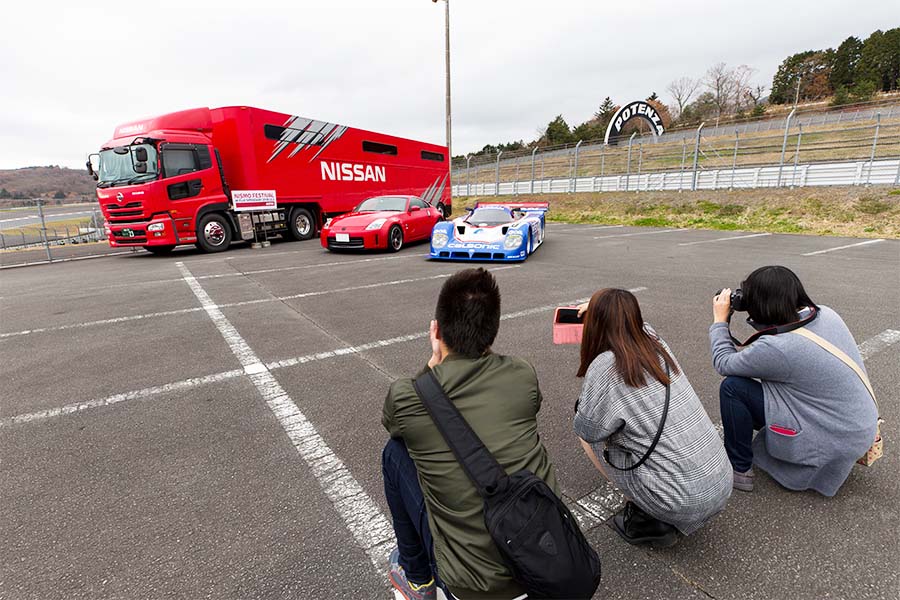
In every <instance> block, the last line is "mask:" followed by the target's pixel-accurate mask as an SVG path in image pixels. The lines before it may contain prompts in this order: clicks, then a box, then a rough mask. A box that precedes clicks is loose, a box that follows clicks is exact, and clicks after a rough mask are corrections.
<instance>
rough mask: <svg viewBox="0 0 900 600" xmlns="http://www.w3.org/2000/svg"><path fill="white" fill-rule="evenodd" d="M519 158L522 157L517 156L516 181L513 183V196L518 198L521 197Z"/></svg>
mask: <svg viewBox="0 0 900 600" xmlns="http://www.w3.org/2000/svg"><path fill="white" fill-rule="evenodd" d="M519 158H520V156H519V155H518V154H517V155H516V180H515V182H514V183H513V194H515V195H516V196H518V195H519Z"/></svg>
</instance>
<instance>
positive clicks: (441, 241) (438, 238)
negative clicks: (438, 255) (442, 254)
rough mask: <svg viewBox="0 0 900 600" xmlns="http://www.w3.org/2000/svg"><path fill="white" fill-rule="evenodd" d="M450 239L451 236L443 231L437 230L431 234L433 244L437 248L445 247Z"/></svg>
mask: <svg viewBox="0 0 900 600" xmlns="http://www.w3.org/2000/svg"><path fill="white" fill-rule="evenodd" d="M448 241H450V238H448V237H447V234H446V233H444V232H443V231H435V232H434V233H433V234H431V245H432V246H434V247H435V248H443V247H444V246H446V245H447V242H448Z"/></svg>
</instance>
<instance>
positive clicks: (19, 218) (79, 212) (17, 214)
mask: <svg viewBox="0 0 900 600" xmlns="http://www.w3.org/2000/svg"><path fill="white" fill-rule="evenodd" d="M99 211H100V206H99V205H97V204H96V203H94V204H70V205H63V206H44V222H45V223H53V222H56V221H69V220H71V219H78V218H79V217H90V216H91V215H92V214H94V213H99ZM40 222H41V217H40V214H39V213H38V209H37V207H28V208H22V209H15V210H0V231H2V230H4V229H17V228H19V227H24V226H26V225H34V224H36V223H40Z"/></svg>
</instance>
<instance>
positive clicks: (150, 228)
mask: <svg viewBox="0 0 900 600" xmlns="http://www.w3.org/2000/svg"><path fill="white" fill-rule="evenodd" d="M165 228H166V224H165V223H151V224H150V225H147V231H162V230H163V229H165Z"/></svg>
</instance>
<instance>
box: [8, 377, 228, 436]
mask: <svg viewBox="0 0 900 600" xmlns="http://www.w3.org/2000/svg"><path fill="white" fill-rule="evenodd" d="M243 373H244V371H243V370H241V369H236V370H234V371H224V372H222V373H213V374H212V375H205V376H203V377H192V378H191V379H183V380H181V381H175V382H172V383H167V384H165V385H157V386H153V387H148V388H144V389H142V390H135V391H133V392H125V393H124V394H115V395H114V396H108V397H106V398H98V399H96V400H88V401H86V402H78V403H75V404H67V405H65V406H61V407H59V408H48V409H47V410H39V411H37V412H33V413H27V414H23V415H17V416H15V417H8V418H6V419H0V427H5V426H9V425H16V424H19V423H30V422H32V421H42V420H44V419H50V418H53V417H60V416H63V415H70V414H72V413H77V412H81V411H83V410H88V409H90V408H100V407H102V406H111V405H113V404H119V403H120V402H126V401H128V400H142V399H144V398H149V397H150V396H158V395H160V394H167V393H169V392H180V391H184V390H187V389H190V388H195V387H199V386H201V385H208V384H211V383H217V382H219V381H225V380H226V379H233V378H234V377H239V376H240V375H243Z"/></svg>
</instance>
